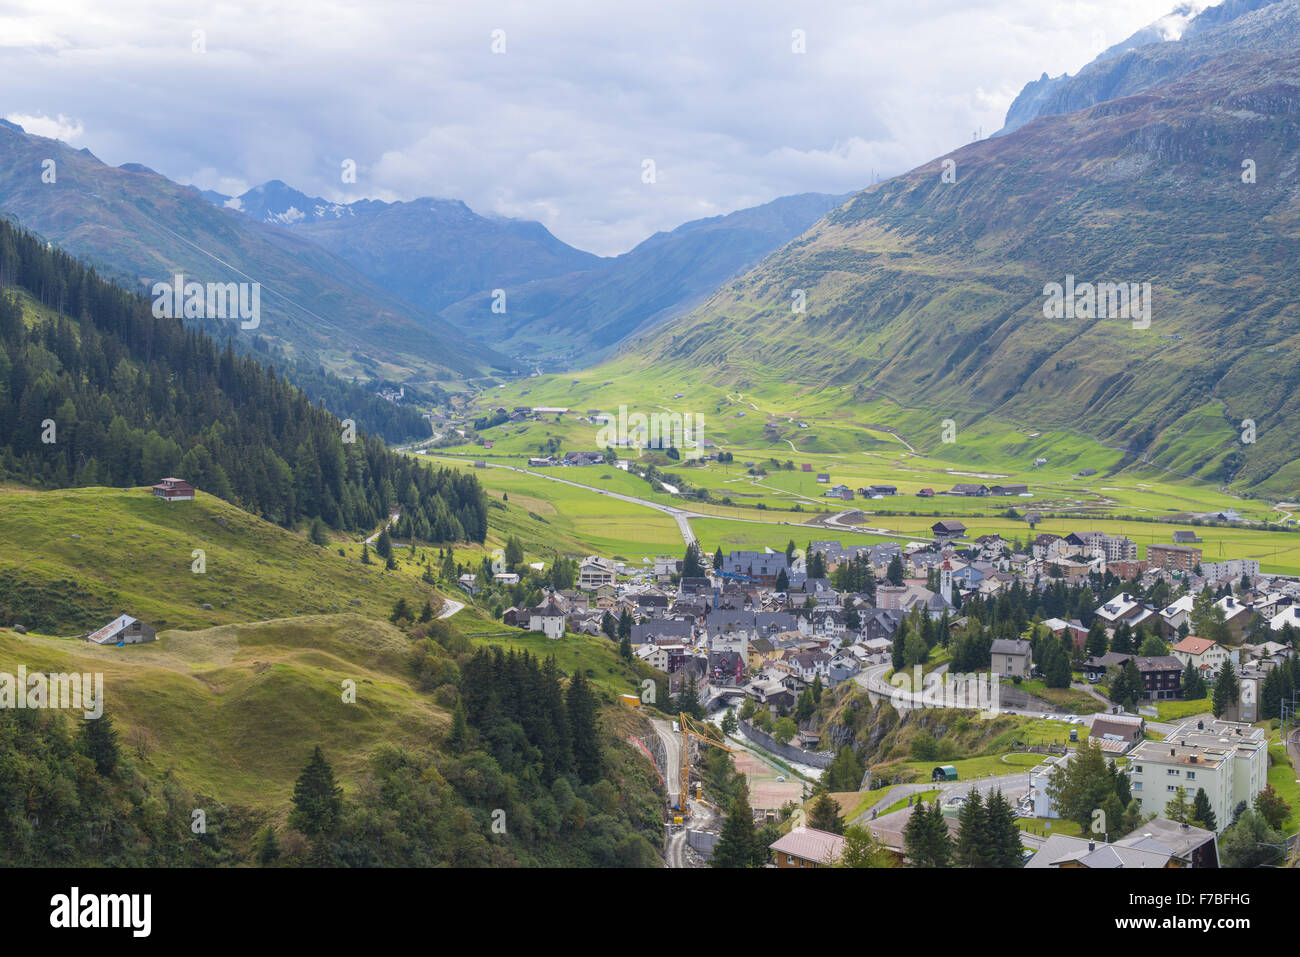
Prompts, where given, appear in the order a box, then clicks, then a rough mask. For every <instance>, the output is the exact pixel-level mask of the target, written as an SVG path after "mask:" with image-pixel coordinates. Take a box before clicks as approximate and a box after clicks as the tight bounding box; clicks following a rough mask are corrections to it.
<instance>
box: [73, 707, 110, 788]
mask: <svg viewBox="0 0 1300 957" xmlns="http://www.w3.org/2000/svg"><path fill="white" fill-rule="evenodd" d="M81 746H82V750H83V751H84V753H85V755H86V757H88V758H90V760H92V761H94V762H95V770H96V771H98V772H99V773H100V774H102V775H108V774H112V773H113V769H114V768H116V767H117V759H118V747H117V729H116V728H114V727H113V722H112V720H111V719H110V718H109V717H108V715H106V714H101V715H100V716H99V717H98V718H87V719H86V720H84V721H83V722H82V723H81Z"/></svg>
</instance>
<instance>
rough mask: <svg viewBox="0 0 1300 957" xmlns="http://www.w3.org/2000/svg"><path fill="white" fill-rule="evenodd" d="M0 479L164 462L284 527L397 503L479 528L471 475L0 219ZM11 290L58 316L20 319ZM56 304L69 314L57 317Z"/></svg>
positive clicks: (71, 479) (366, 520)
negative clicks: (436, 462)
mask: <svg viewBox="0 0 1300 957" xmlns="http://www.w3.org/2000/svg"><path fill="white" fill-rule="evenodd" d="M0 287H14V288H13V289H11V290H10V291H9V292H7V293H6V292H0V478H3V479H6V480H10V481H17V482H22V483H25V484H31V485H37V486H42V487H67V486H87V485H110V486H118V487H123V486H137V485H149V484H153V483H154V482H157V481H158V480H159V479H160V478H162V477H164V476H167V475H179V476H181V477H183V478H185V479H187V480H188V481H190V482H192V483H194V484H195V485H197V486H198V487H199V488H200V489H202V490H204V491H206V492H210V493H211V494H213V495H216V496H218V497H220V498H223V499H226V500H227V501H230V502H232V503H234V504H236V505H239V506H240V507H241V508H244V509H246V510H248V511H251V512H254V513H256V514H258V515H260V516H262V517H263V518H266V519H268V520H270V521H273V522H276V523H279V524H281V525H285V526H294V525H297V524H299V523H300V522H302V521H304V520H307V519H311V518H315V517H320V518H321V519H323V520H324V521H325V522H326V523H327V524H328V525H330V526H331V527H333V528H337V529H345V530H350V531H359V530H362V529H373V528H375V527H376V526H377V525H378V524H379V523H380V521H381V520H382V519H383V518H384V517H386V516H387V515H388V512H389V508H390V507H391V506H394V505H400V506H401V507H402V509H403V511H404V514H405V515H407V516H409V517H410V519H411V521H412V523H413V527H414V530H415V534H416V535H417V537H419V538H421V539H423V540H425V541H439V542H442V541H453V540H465V539H469V540H473V541H482V540H483V538H484V535H485V534H486V531H487V515H486V503H485V500H484V496H483V492H482V489H481V488H480V486H479V484H478V482H477V480H476V479H475V478H474V477H473V476H470V475H465V474H463V473H460V474H458V473H456V472H453V471H448V470H437V471H435V470H432V469H429V468H426V467H424V466H423V465H421V464H419V463H417V462H413V461H410V460H407V459H405V458H403V457H401V456H398V455H396V454H394V453H392V452H390V451H388V449H387V448H386V447H385V446H384V444H383V443H382V442H381V441H380V440H379V439H377V438H374V437H372V436H368V435H365V434H363V433H361V432H357V433H356V435H355V441H350V442H345V441H344V439H345V436H344V430H343V426H342V425H341V423H340V422H339V420H338V419H337V418H335V417H334V416H333V415H331V414H329V413H328V412H326V411H324V410H323V409H321V408H318V407H316V406H313V405H312V403H311V401H310V400H309V399H308V397H307V396H306V395H305V394H304V393H303V392H301V391H300V390H299V389H297V388H295V387H293V386H291V385H289V384H288V383H287V382H285V381H284V379H283V378H282V377H281V376H280V375H278V374H277V372H276V370H275V369H274V368H273V367H268V366H264V365H262V364H260V363H258V362H256V361H253V360H252V359H249V358H246V357H243V356H239V355H237V354H236V353H235V352H234V350H233V348H232V347H231V346H230V344H229V343H227V344H226V346H225V348H224V349H221V348H219V347H218V345H217V344H216V343H215V342H214V341H213V340H212V339H210V338H209V337H207V336H205V335H203V334H202V333H201V332H197V331H195V330H192V329H188V328H186V327H184V326H183V325H182V323H181V322H180V321H179V320H175V319H159V318H155V317H154V316H153V314H152V311H151V309H150V307H149V303H148V302H147V301H146V300H145V299H143V298H142V297H139V296H135V295H132V294H130V293H128V292H126V291H124V290H122V289H120V288H119V287H117V286H114V285H112V284H110V283H107V282H105V281H103V280H101V279H100V278H99V277H98V276H97V275H96V274H95V272H94V271H93V270H91V269H88V268H86V267H85V266H83V265H82V264H81V263H79V262H77V261H76V260H74V259H73V258H72V257H71V256H69V255H67V254H66V253H64V252H62V251H59V250H55V249H51V248H49V247H47V246H46V245H44V244H42V243H41V242H39V241H38V240H36V239H35V238H34V237H32V236H31V235H29V234H26V233H23V232H21V231H19V230H17V229H15V228H14V227H12V226H11V225H10V224H8V223H4V222H0ZM24 295H25V296H26V297H29V299H30V301H31V302H33V303H36V304H39V305H40V306H43V307H46V308H47V309H48V310H54V311H55V312H56V313H57V315H53V316H47V317H44V318H42V319H39V320H38V319H34V318H33V319H31V320H30V321H26V320H25V315H26V311H25V308H24V302H25V300H24ZM68 317H72V318H71V319H69V318H68Z"/></svg>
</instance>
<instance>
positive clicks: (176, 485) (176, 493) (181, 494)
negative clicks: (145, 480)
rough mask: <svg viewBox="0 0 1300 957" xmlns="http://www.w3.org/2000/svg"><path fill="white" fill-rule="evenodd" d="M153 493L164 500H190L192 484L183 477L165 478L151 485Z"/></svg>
mask: <svg viewBox="0 0 1300 957" xmlns="http://www.w3.org/2000/svg"><path fill="white" fill-rule="evenodd" d="M153 494H154V498H160V499H162V500H163V501H164V502H192V501H194V486H193V485H191V484H190V483H189V482H186V481H185V480H184V479H178V478H165V479H163V480H162V481H161V482H159V483H158V484H157V485H155V486H154V487H153Z"/></svg>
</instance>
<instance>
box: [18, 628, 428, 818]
mask: <svg viewBox="0 0 1300 957" xmlns="http://www.w3.org/2000/svg"><path fill="white" fill-rule="evenodd" d="M410 661H411V642H410V639H409V638H407V637H406V636H405V635H403V634H402V633H401V632H400V631H398V630H397V629H396V628H394V627H393V626H391V625H389V624H388V623H386V622H378V621H373V620H370V619H366V618H363V617H361V616H359V615H333V616H317V617H308V618H293V619H282V620H278V621H266V622H258V623H254V624H244V625H223V626H219V627H217V628H208V629H203V630H199V631H165V632H163V633H162V634H161V635H160V637H159V640H158V641H157V642H155V643H150V644H148V645H140V646H135V647H129V648H113V647H99V646H96V645H90V644H87V643H85V642H81V641H75V640H66V639H58V638H46V637H40V636H35V635H27V636H21V635H17V634H15V633H13V632H11V631H0V671H4V672H8V673H14V672H15V670H16V669H17V667H18V665H19V664H24V665H26V667H27V669H28V671H29V672H31V671H35V670H40V671H45V672H74V671H75V672H81V673H87V672H89V673H95V672H99V673H102V674H103V675H104V687H105V692H104V693H105V713H107V714H108V715H110V716H111V717H112V719H113V720H114V722H115V723H116V725H117V727H118V729H119V732H120V733H122V737H123V741H124V743H125V745H126V746H127V747H129V748H131V749H132V750H137V756H138V757H141V758H142V759H144V760H146V762H147V765H148V766H149V767H150V769H151V770H152V771H153V772H155V773H157V774H159V775H162V774H165V773H167V772H168V771H170V772H172V773H174V774H175V775H176V776H177V777H178V778H179V779H180V780H181V781H183V782H184V783H185V785H186V786H187V787H189V788H191V789H192V790H195V791H197V792H200V793H203V794H209V795H212V796H213V797H214V798H216V799H217V800H220V801H222V802H224V803H231V804H242V805H247V806H258V807H263V806H264V807H274V808H280V807H282V806H286V805H287V803H288V799H289V796H290V795H291V794H292V791H293V782H294V780H295V779H296V778H297V776H298V774H299V772H301V771H302V768H303V765H304V764H306V761H307V758H308V757H310V755H311V748H312V747H313V746H314V745H315V744H317V743H319V744H321V745H322V747H324V748H326V749H327V750H328V752H329V753H330V755H331V760H332V763H333V764H334V769H335V772H336V774H338V775H339V776H340V778H341V780H342V782H343V784H344V786H345V787H347V786H348V785H349V784H350V783H352V782H353V781H354V780H355V775H356V773H357V772H358V771H360V770H361V769H362V768H363V767H364V766H365V763H366V759H367V756H368V755H369V753H370V752H371V751H372V750H373V749H374V748H375V747H377V746H378V745H379V744H381V743H385V742H391V743H395V744H403V745H411V746H416V745H420V744H427V743H428V742H429V741H430V740H431V738H432V737H433V736H434V735H435V734H436V733H437V732H438V729H440V728H443V727H445V725H446V723H447V720H448V717H447V713H446V712H445V711H444V710H443V709H442V708H440V707H438V706H437V705H435V704H434V703H433V700H432V698H431V697H430V696H429V695H428V694H427V693H424V694H422V693H420V692H419V691H418V690H417V689H416V687H415V682H414V673H413V670H412V667H411V664H410ZM345 679H351V680H352V681H355V682H356V686H357V700H356V702H355V703H354V704H345V703H343V700H342V690H341V689H342V682H343V681H344V680H345ZM137 745H139V747H138V749H137Z"/></svg>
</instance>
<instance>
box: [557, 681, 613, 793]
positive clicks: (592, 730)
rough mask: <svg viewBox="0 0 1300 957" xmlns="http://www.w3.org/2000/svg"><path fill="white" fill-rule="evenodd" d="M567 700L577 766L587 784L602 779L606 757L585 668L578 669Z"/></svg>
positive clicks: (579, 775) (574, 760)
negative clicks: (602, 750)
mask: <svg viewBox="0 0 1300 957" xmlns="http://www.w3.org/2000/svg"><path fill="white" fill-rule="evenodd" d="M566 704H567V706H568V712H569V731H570V734H571V735H572V740H573V763H574V770H576V771H577V772H578V777H579V779H580V780H581V781H582V782H583V783H584V784H594V783H596V781H598V780H600V773H601V770H602V768H603V767H604V760H603V757H602V755H601V751H600V735H599V733H598V731H597V729H596V713H597V705H596V698H595V695H594V694H593V693H592V691H591V685H589V684H588V683H587V679H586V676H584V675H583V673H582V672H581V671H578V670H575V671H574V673H573V677H572V678H571V679H570V680H569V690H568V694H567V695H566Z"/></svg>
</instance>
